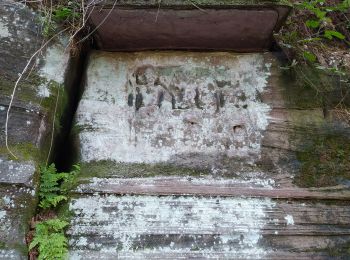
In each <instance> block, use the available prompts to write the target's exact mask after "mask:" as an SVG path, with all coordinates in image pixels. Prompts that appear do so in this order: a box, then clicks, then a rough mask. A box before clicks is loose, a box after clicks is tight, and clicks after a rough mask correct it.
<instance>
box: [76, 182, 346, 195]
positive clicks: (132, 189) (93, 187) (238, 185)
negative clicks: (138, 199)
mask: <svg viewBox="0 0 350 260" xmlns="http://www.w3.org/2000/svg"><path fill="white" fill-rule="evenodd" d="M81 182H83V184H80V185H79V186H78V187H77V189H76V190H75V192H76V193H80V194H94V193H102V194H118V195H123V194H129V195H132V194H135V195H196V196H197V195H203V196H229V197H237V196H238V197H240V196H247V197H266V198H274V199H316V200H348V201H350V190H349V188H348V187H347V186H342V185H339V186H333V187H324V188H298V187H283V188H278V187H275V181H274V180H273V179H262V178H254V179H250V180H242V179H237V178H236V179H234V178H232V179H228V178H227V179H223V178H220V179H215V178H210V177H209V178H198V177H192V176H191V177H190V176H189V177H179V176H172V177H169V176H163V177H162V176H158V177H152V178H97V177H94V178H91V179H85V180H84V179H81Z"/></svg>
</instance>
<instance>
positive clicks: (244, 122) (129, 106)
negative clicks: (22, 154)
mask: <svg viewBox="0 0 350 260" xmlns="http://www.w3.org/2000/svg"><path fill="white" fill-rule="evenodd" d="M269 68H270V64H266V63H265V59H264V55H263V54H249V55H236V54H231V53H207V54H196V53H188V54H179V53H162V54H159V53H158V54H154V55H152V54H150V53H138V54H123V53H116V54H109V55H108V54H106V53H101V52H99V53H94V54H93V55H92V56H91V58H90V63H89V67H88V71H87V85H86V89H85V93H84V95H83V98H82V100H81V102H80V104H79V109H78V111H77V123H78V125H79V126H81V127H82V129H83V130H82V132H81V133H80V135H79V138H80V144H81V157H82V160H83V161H92V160H105V159H109V160H114V161H118V162H138V163H140V162H147V163H154V162H165V161H177V160H183V159H184V158H191V160H194V159H195V158H198V157H200V158H201V160H204V161H206V159H205V158H213V157H214V158H215V157H217V156H228V157H230V158H244V159H246V160H249V161H250V162H255V161H256V160H257V159H258V158H259V157H260V147H261V140H262V137H263V131H264V130H265V129H266V128H267V126H268V123H269V120H268V119H269V112H270V107H269V105H267V104H264V103H263V102H262V101H261V100H260V98H259V96H260V95H261V94H262V93H263V92H264V91H265V89H266V86H267V80H268V77H269V75H270V73H269ZM203 158H204V159H203Z"/></svg>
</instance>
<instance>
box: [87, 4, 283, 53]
mask: <svg viewBox="0 0 350 260" xmlns="http://www.w3.org/2000/svg"><path fill="white" fill-rule="evenodd" d="M283 2H284V1H212V0H209V1H196V2H195V3H192V2H191V1H172V0H171V1H156V0H154V1H144V0H127V1H111V0H105V1H100V0H99V1H91V6H93V7H91V16H90V17H89V23H90V24H91V26H92V27H94V28H95V33H94V39H95V44H96V46H97V48H99V49H101V50H108V51H120V50H134V51H135V50H149V49H158V50H159V49H184V50H188V49H199V50H204V49H206V50H234V51H239V52H252V51H262V50H267V49H269V48H270V47H271V45H272V34H273V32H277V31H278V30H279V28H280V27H281V24H282V23H283V21H284V20H285V18H286V16H287V14H288V12H289V10H290V6H288V5H286V4H285V3H283ZM233 28H234V29H233Z"/></svg>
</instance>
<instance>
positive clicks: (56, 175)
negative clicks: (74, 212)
mask: <svg viewBox="0 0 350 260" xmlns="http://www.w3.org/2000/svg"><path fill="white" fill-rule="evenodd" d="M79 171H80V167H79V166H78V165H73V170H72V171H70V172H57V169H56V167H55V165H54V164H51V165H50V166H48V167H41V172H40V185H39V207H40V208H42V209H43V212H42V213H41V214H43V215H44V216H45V217H44V218H43V217H41V214H38V215H37V216H36V217H35V218H34V219H40V220H38V221H34V222H35V225H34V232H33V237H32V239H30V242H29V251H31V252H30V255H35V256H36V255H38V259H39V260H40V259H43V260H44V259H48V260H51V259H65V258H66V256H67V253H68V239H67V238H66V236H65V233H64V230H65V228H67V226H68V225H69V223H68V222H67V220H66V219H65V217H67V214H65V216H63V217H57V216H56V214H54V213H53V212H52V211H47V210H49V209H51V210H52V209H56V208H57V207H58V206H59V204H60V202H62V201H66V200H68V196H67V194H68V192H69V190H70V189H71V187H72V185H73V183H74V179H75V178H76V175H77V174H78V172H79ZM36 251H37V253H36Z"/></svg>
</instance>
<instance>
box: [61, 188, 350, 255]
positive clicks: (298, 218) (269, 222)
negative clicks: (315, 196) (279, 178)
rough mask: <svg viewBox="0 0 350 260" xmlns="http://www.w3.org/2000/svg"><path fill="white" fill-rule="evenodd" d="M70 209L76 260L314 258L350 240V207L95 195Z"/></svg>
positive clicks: (75, 200)
mask: <svg viewBox="0 0 350 260" xmlns="http://www.w3.org/2000/svg"><path fill="white" fill-rule="evenodd" d="M69 208H70V210H72V212H73V214H74V217H73V218H72V220H71V225H70V229H69V231H68V234H69V236H70V246H71V251H70V252H71V257H72V259H92V258H89V257H97V256H102V255H104V259H112V258H113V257H116V256H118V259H188V258H192V257H193V258H194V259H237V258H243V259H264V258H267V259H271V258H270V256H276V255H277V256H288V255H289V256H292V252H299V253H300V257H306V256H308V255H309V256H311V255H317V254H320V255H322V254H326V253H327V252H326V251H327V248H328V247H331V246H332V245H333V244H335V243H339V241H342V242H346V241H350V227H349V226H348V223H350V209H349V207H348V203H339V204H337V205H335V204H332V205H328V204H327V203H322V202H315V201H289V200H273V199H269V198H242V197H219V196H217V197H202V196H136V195H135V196H118V195H98V194H95V195H79V196H75V197H73V199H72V200H71V202H70V206H69ZM276 252H278V253H277V254H276ZM311 252H316V253H313V254H311ZM317 252H318V253H317Z"/></svg>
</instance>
